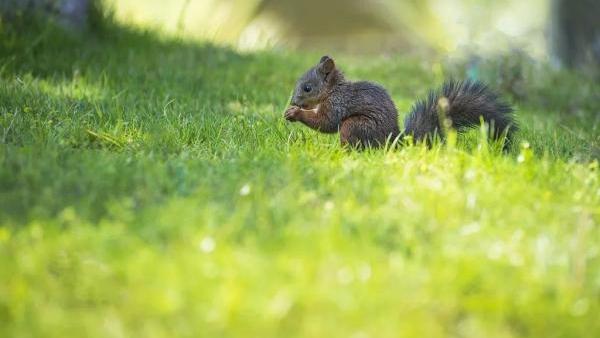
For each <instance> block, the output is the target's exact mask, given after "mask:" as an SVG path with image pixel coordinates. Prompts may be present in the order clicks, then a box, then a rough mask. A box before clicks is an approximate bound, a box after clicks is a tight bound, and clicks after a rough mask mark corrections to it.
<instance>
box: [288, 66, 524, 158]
mask: <svg viewBox="0 0 600 338" xmlns="http://www.w3.org/2000/svg"><path fill="white" fill-rule="evenodd" d="M284 116H285V118H286V119H287V120H288V121H291V122H295V121H300V122H302V123H303V124H305V125H306V126H308V127H310V128H312V129H315V130H317V131H320V132H323V133H337V132H339V134H340V141H341V144H342V145H343V146H350V147H353V148H359V149H364V148H367V147H380V146H383V145H385V144H386V143H387V142H390V141H394V140H396V139H397V138H398V139H399V140H400V141H402V140H404V139H405V138H406V137H407V136H412V138H413V140H414V141H415V142H426V143H427V144H428V145H430V144H431V142H432V141H433V140H434V138H435V137H436V136H437V137H439V138H440V139H442V140H443V139H444V137H445V130H446V129H447V127H448V126H451V127H452V128H455V129H456V130H457V131H459V132H460V131H464V130H466V129H468V128H472V127H476V126H479V125H480V123H481V120H483V121H484V122H486V123H487V124H488V128H489V130H488V131H489V134H488V135H489V136H490V138H493V139H500V138H501V137H504V136H505V137H506V142H505V144H504V146H505V149H506V146H507V145H508V144H509V142H510V140H511V137H512V134H513V133H514V131H516V130H517V128H518V127H517V124H516V122H515V120H514V117H513V109H512V108H511V107H510V106H509V105H508V104H506V103H505V102H503V101H502V100H501V99H500V98H499V96H498V95H497V94H495V93H494V92H493V91H492V90H490V89H489V88H488V87H487V86H486V85H485V84H483V83H482V82H479V81H469V80H467V81H453V80H450V81H447V82H446V83H445V84H444V85H443V86H442V87H441V89H438V90H431V91H430V92H429V95H428V96H427V98H426V99H424V100H423V99H421V100H418V101H417V102H416V103H415V104H414V105H413V107H412V110H411V112H410V113H409V114H408V116H407V117H406V119H405V120H404V131H400V129H399V127H398V111H397V110H396V107H395V105H394V102H393V101H392V99H391V98H390V96H389V95H388V93H387V91H386V90H385V89H384V88H383V87H382V86H380V85H378V84H375V83H372V82H367V81H359V82H351V81H348V80H346V79H345V77H344V75H343V74H342V72H341V71H340V70H338V69H337V68H336V65H335V62H334V60H333V59H332V58H330V57H329V56H323V57H322V58H321V59H320V60H319V63H318V64H317V65H316V66H314V67H312V68H310V69H309V70H308V71H307V72H306V73H305V74H304V75H303V76H302V77H300V79H299V80H298V82H297V84H296V88H295V90H294V93H293V95H292V100H291V102H290V107H289V108H288V109H287V110H286V112H285V114H284Z"/></svg>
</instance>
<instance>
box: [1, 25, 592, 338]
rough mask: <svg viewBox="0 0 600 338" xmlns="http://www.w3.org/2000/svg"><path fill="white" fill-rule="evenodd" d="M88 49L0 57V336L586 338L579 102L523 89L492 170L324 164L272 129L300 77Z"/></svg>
mask: <svg viewBox="0 0 600 338" xmlns="http://www.w3.org/2000/svg"><path fill="white" fill-rule="evenodd" d="M107 29H108V31H105V32H104V33H103V34H98V35H92V36H84V37H72V36H66V35H64V34H62V33H60V32H57V31H55V30H53V29H50V28H44V29H42V30H35V29H31V30H25V31H21V32H19V33H16V32H14V31H11V30H10V29H7V28H5V29H4V30H3V31H2V33H1V34H2V36H1V39H0V81H1V82H0V102H1V105H0V285H1V287H0V336H2V337H32V336H39V337H82V336H85V337H136V336H139V337H276V336H278V337H295V336H297V337H397V336H406V337H595V336H598V335H599V334H600V322H599V321H598V313H599V311H600V301H599V299H600V256H599V255H600V230H599V228H598V226H599V222H600V182H599V171H598V162H597V160H594V158H597V157H598V147H599V144H600V139H599V134H600V133H599V132H598V122H599V121H598V115H597V114H598V92H599V86H598V84H597V83H594V82H592V81H588V80H585V79H583V78H581V77H580V76H577V75H574V74H568V73H565V74H556V73H549V72H547V71H546V70H545V69H541V70H539V71H534V72H533V73H535V75H536V76H538V77H536V79H540V80H539V81H537V82H536V81H534V80H533V79H532V80H531V81H530V82H527V83H526V85H525V86H526V87H525V88H526V89H527V93H528V94H527V98H526V99H523V100H522V101H520V103H519V104H518V117H519V121H520V122H521V125H522V131H521V133H520V137H521V141H523V142H525V141H527V142H528V143H527V144H528V145H529V146H519V145H517V146H515V147H514V148H513V149H512V151H511V152H510V153H509V154H507V155H502V154H499V153H498V152H496V151H494V150H492V149H490V148H488V147H487V146H486V145H485V144H480V143H481V142H480V138H479V137H478V134H477V132H474V133H472V134H471V135H469V136H468V137H466V138H461V139H460V142H459V145H458V146H456V147H453V146H451V145H450V146H438V147H435V148H434V149H431V150H428V149H426V148H424V147H420V146H416V147H409V148H405V149H402V150H398V151H384V150H377V151H370V152H364V153H355V152H345V151H343V150H341V149H340V148H339V145H338V140H337V138H336V137H335V136H326V135H318V134H317V133H315V132H313V131H310V130H307V129H306V128H303V127H301V126H298V125H289V124H286V123H284V121H283V119H282V118H281V114H282V111H283V109H284V108H285V105H286V101H287V98H288V96H289V91H290V90H291V88H292V86H293V84H294V81H295V79H296V76H297V75H298V74H300V73H301V72H302V71H303V70H304V69H305V68H306V67H308V66H310V65H311V64H313V63H314V62H315V61H316V60H317V59H318V56H320V55H309V54H296V55H288V54H284V53H273V52H261V53H254V54H239V53H236V52H234V51H232V50H228V49H224V48H219V47H215V46H211V45H207V44H197V43H191V42H186V41H182V40H178V39H173V38H169V37H165V36H162V35H160V34H157V33H152V32H149V33H148V32H140V31H136V30H131V29H128V28H122V27H109V28H107ZM338 63H339V64H340V65H341V66H342V68H344V69H345V70H346V71H347V75H348V76H349V77H350V78H353V79H358V78H361V79H370V80H375V81H378V82H380V83H382V84H383V85H384V86H385V87H387V88H388V89H389V90H390V92H391V93H392V96H393V98H394V100H395V101H396V103H397V105H398V107H399V108H400V110H401V111H403V112H405V111H407V110H408V108H409V106H410V104H411V102H412V101H414V99H415V98H416V97H417V96H418V95H423V94H424V93H425V91H426V89H427V88H429V87H431V86H433V85H437V84H439V83H440V82H441V80H442V78H444V77H446V76H448V75H449V74H448V71H447V70H446V68H444V67H442V66H440V64H439V63H436V62H427V61H416V60H410V59H403V58H400V57H398V58H393V59H384V58H370V59H364V58H353V57H349V56H343V55H340V56H339V57H338ZM494 86H495V84H494ZM505 94H506V93H505Z"/></svg>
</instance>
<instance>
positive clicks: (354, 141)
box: [340, 115, 398, 149]
mask: <svg viewBox="0 0 600 338" xmlns="http://www.w3.org/2000/svg"><path fill="white" fill-rule="evenodd" d="M397 134H398V131H395V132H394V131H386V130H382V128H381V126H380V125H378V123H376V121H375V120H374V119H372V118H369V117H368V116H365V115H354V116H350V117H348V118H346V119H344V120H342V124H341V126H340V141H341V143H342V145H343V146H349V147H351V148H355V149H364V148H370V147H374V148H377V147H380V146H383V145H385V143H386V142H388V139H390V138H393V137H395V136H397Z"/></svg>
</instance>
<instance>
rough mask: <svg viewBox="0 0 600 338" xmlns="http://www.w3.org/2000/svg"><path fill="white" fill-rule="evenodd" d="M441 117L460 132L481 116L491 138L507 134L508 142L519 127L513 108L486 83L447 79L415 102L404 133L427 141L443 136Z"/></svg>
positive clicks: (406, 121) (478, 121)
mask: <svg viewBox="0 0 600 338" xmlns="http://www.w3.org/2000/svg"><path fill="white" fill-rule="evenodd" d="M444 118H445V119H447V120H449V122H450V127H451V128H454V129H456V130H457V131H459V132H460V131H463V130H465V129H468V128H472V127H477V126H479V125H480V124H481V119H483V121H484V122H486V123H487V124H488V125H489V136H490V137H491V138H493V139H498V138H500V137H501V136H503V135H506V137H507V141H508V142H509V141H510V139H511V136H512V134H513V132H514V131H516V130H517V128H518V127H517V124H516V122H515V120H514V118H513V109H512V108H511V107H510V106H509V105H508V104H506V103H505V102H503V101H502V100H501V99H500V98H499V97H498V95H496V93H494V92H493V91H492V90H490V89H489V88H488V87H487V86H486V85H485V84H483V83H481V82H479V81H463V82H460V81H448V82H446V83H445V84H444V85H443V86H442V88H441V89H440V90H437V91H431V92H429V95H428V97H427V99H425V100H419V101H417V102H416V103H415V105H414V106H413V108H412V111H411V112H410V114H409V115H408V116H407V117H406V119H405V120H404V128H405V130H404V135H412V137H413V138H414V140H415V141H426V142H430V141H431V140H432V138H433V137H434V136H435V135H438V136H439V137H441V138H444V136H445V135H444V129H445V128H443V127H444V125H443V119H444ZM508 142H507V143H508Z"/></svg>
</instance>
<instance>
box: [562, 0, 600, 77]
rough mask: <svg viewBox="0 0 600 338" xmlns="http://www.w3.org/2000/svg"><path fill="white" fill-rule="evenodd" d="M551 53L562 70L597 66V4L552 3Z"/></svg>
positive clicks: (584, 0) (578, 0)
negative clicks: (563, 67) (564, 67)
mask: <svg viewBox="0 0 600 338" xmlns="http://www.w3.org/2000/svg"><path fill="white" fill-rule="evenodd" d="M551 8H552V9H551V10H552V13H551V16H550V18H551V19H550V25H551V26H550V27H551V29H550V32H551V41H550V46H551V53H552V55H553V57H554V59H555V60H556V61H557V62H558V63H559V64H560V65H562V66H566V67H569V68H581V67H584V66H589V65H592V66H594V67H598V66H599V65H600V18H599V16H598V15H600V1H598V0H552V6H551Z"/></svg>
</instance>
